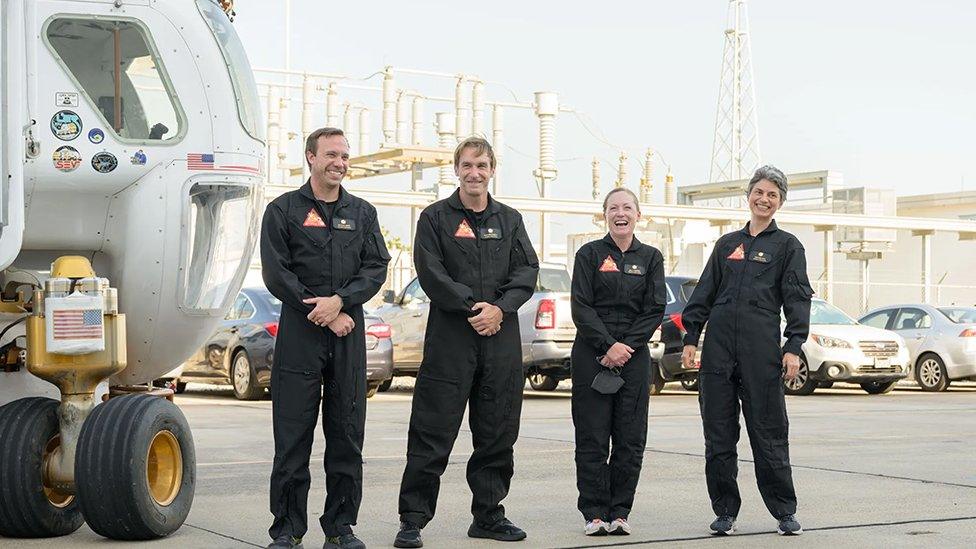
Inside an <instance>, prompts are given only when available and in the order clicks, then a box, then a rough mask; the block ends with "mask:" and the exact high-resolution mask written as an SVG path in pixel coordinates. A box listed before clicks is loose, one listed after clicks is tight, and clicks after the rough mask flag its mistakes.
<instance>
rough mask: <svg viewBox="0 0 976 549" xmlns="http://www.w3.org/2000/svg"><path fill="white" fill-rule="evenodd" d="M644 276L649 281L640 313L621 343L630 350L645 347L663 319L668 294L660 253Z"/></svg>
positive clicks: (657, 252) (645, 288) (656, 253)
mask: <svg viewBox="0 0 976 549" xmlns="http://www.w3.org/2000/svg"><path fill="white" fill-rule="evenodd" d="M645 276H647V277H648V278H649V279H648V281H647V284H645V286H644V296H643V299H642V303H641V312H640V314H639V315H637V318H635V319H634V323H633V324H632V325H631V326H630V328H629V329H628V330H627V333H626V334H625V335H624V337H623V342H624V343H625V344H627V345H629V346H630V348H632V349H637V348H638V347H641V346H644V345H647V342H648V341H650V340H651V336H653V335H654V330H657V329H658V327H659V326H660V325H661V321H662V320H663V319H664V307H665V305H666V304H667V302H668V293H667V290H666V289H665V287H664V256H662V255H661V252H659V251H655V253H654V258H653V259H652V260H651V265H650V268H649V269H648V273H647V274H646V275H645Z"/></svg>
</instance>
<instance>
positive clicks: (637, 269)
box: [624, 263, 644, 276]
mask: <svg viewBox="0 0 976 549" xmlns="http://www.w3.org/2000/svg"><path fill="white" fill-rule="evenodd" d="M624 274H629V275H638V276H644V267H643V266H642V265H634V264H630V263H625V264H624Z"/></svg>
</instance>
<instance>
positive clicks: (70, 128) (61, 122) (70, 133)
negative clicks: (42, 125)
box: [51, 111, 81, 141]
mask: <svg viewBox="0 0 976 549" xmlns="http://www.w3.org/2000/svg"><path fill="white" fill-rule="evenodd" d="M51 132H52V133H53V134H54V137H57V138H58V139H60V140H61V141H71V140H72V139H74V138H76V137H78V135H79V134H81V117H80V116H78V115H77V114H75V113H74V111H58V113H57V114H55V115H54V116H53V117H51Z"/></svg>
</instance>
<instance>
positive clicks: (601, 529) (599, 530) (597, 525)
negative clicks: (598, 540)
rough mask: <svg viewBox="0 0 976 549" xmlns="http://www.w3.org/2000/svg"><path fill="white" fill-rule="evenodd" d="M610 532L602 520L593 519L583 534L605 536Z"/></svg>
mask: <svg viewBox="0 0 976 549" xmlns="http://www.w3.org/2000/svg"><path fill="white" fill-rule="evenodd" d="M608 531H609V530H608V529H607V523H605V522H603V520H602V519H593V520H591V521H589V522H587V523H586V526H585V527H583V533H584V534H586V535H587V536H605V535H607V532H608Z"/></svg>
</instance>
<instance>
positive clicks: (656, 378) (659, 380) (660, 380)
mask: <svg viewBox="0 0 976 549" xmlns="http://www.w3.org/2000/svg"><path fill="white" fill-rule="evenodd" d="M664 383H665V381H664V376H662V375H661V365H660V364H658V363H657V362H651V383H650V387H649V388H648V392H649V393H650V394H652V395H659V394H661V391H663V390H664Z"/></svg>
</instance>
